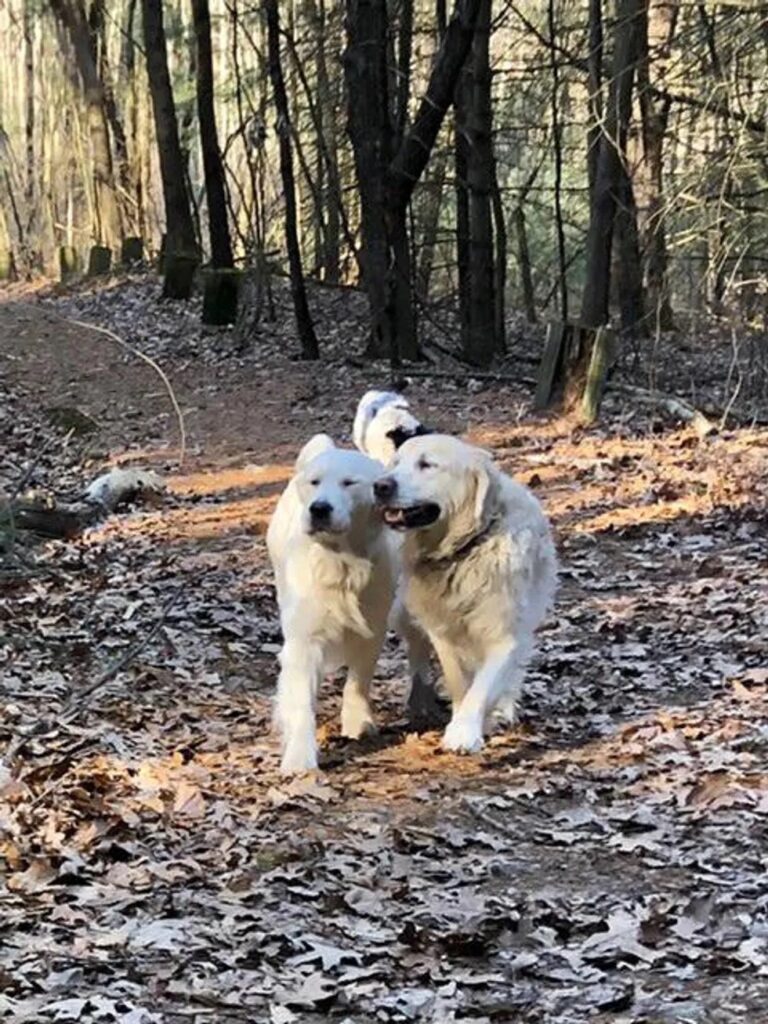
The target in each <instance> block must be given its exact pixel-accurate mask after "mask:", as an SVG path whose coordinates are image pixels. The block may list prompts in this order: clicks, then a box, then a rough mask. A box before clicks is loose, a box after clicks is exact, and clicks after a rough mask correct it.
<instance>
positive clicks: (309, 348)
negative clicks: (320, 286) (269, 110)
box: [264, 0, 320, 359]
mask: <svg viewBox="0 0 768 1024" xmlns="http://www.w3.org/2000/svg"><path fill="white" fill-rule="evenodd" d="M264 11H265V14H266V18H267V48H268V51H269V76H270V79H271V81H272V88H273V90H274V94H275V109H276V111H277V126H276V127H277V135H278V139H279V144H280V175H281V177H282V181H283V193H284V199H285V242H286V248H287V249H288V264H289V268H290V275H291V295H292V297H293V309H294V314H295V316H296V327H297V330H298V332H299V340H300V341H301V355H302V358H304V359H317V358H318V357H319V355H320V350H319V346H318V344H317V337H316V335H315V328H314V326H313V324H312V317H311V315H310V312H309V304H308V303H307V293H306V288H305V286H304V275H303V271H302V266H301V251H300V249H299V234H298V222H297V217H296V186H295V181H294V177H293V156H292V153H291V122H290V114H289V110H288V96H287V94H286V90H285V79H284V78H283V67H282V63H281V61H280V16H279V14H278V9H277V0H264Z"/></svg>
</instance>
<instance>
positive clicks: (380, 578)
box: [267, 434, 398, 774]
mask: <svg viewBox="0 0 768 1024" xmlns="http://www.w3.org/2000/svg"><path fill="white" fill-rule="evenodd" d="M383 469H384V467H383V466H382V465H381V463H380V462H375V461H374V460H373V459H369V458H368V457H367V456H366V455H362V454H361V453H360V452H355V451H344V450H343V449H341V448H336V447H335V445H334V444H333V441H331V439H330V438H329V437H328V436H327V435H325V434H318V435H317V436H316V437H313V438H312V440H311V441H309V442H308V443H307V444H306V445H305V446H304V448H303V450H302V451H301V453H300V454H299V457H298V460H297V462H296V472H295V475H294V477H293V479H292V480H291V481H290V483H289V484H288V486H287V487H286V489H285V490H284V491H283V493H282V495H281V496H280V500H279V501H278V503H277V507H276V508H275V511H274V514H273V516H272V519H271V521H270V524H269V529H268V531H267V548H268V551H269V557H270V560H271V562H272V565H273V567H274V570H275V582H276V584H277V599H278V604H279V606H280V623H281V626H282V629H283V647H282V650H281V652H280V676H279V679H278V683H277V699H276V703H275V719H276V723H277V725H278V727H279V729H280V732H281V735H282V741H283V755H282V761H281V770H282V771H283V772H284V773H286V774H290V773H293V772H303V771H308V770H311V769H313V768H316V767H317V742H316V738H315V702H316V698H317V691H318V688H319V686H320V683H321V681H322V678H323V675H324V674H325V673H326V672H330V671H333V670H335V669H337V668H341V667H342V666H343V665H346V666H347V668H348V675H347V681H346V684H345V686H344V695H343V698H342V705H341V732H342V735H343V736H349V737H351V738H352V739H358V738H359V737H361V736H362V735H363V734H364V733H366V732H368V731H369V730H370V729H372V728H373V715H372V712H371V706H370V701H369V690H370V685H371V679H372V677H373V672H374V668H375V667H376V661H377V659H378V657H379V652H380V651H381V646H382V643H383V641H384V636H385V634H386V629H387V619H388V616H389V613H390V608H391V606H392V599H393V596H394V588H395V580H396V577H397V573H398V567H397V544H395V543H393V538H392V537H391V536H390V535H389V531H387V530H386V528H385V527H384V525H383V523H382V517H381V512H380V511H379V510H378V509H377V508H375V505H374V497H373V483H374V481H375V480H376V478H377V477H378V476H380V475H381V473H382V472H383Z"/></svg>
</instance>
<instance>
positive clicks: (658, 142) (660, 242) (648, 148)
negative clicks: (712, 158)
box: [637, 0, 678, 331]
mask: <svg viewBox="0 0 768 1024" xmlns="http://www.w3.org/2000/svg"><path fill="white" fill-rule="evenodd" d="M677 18H678V5H677V4H673V3H668V2H667V0H651V2H650V4H649V7H648V14H647V17H646V18H643V19H642V20H641V25H640V37H639V51H640V52H639V55H638V62H637V88H638V98H639V102H640V115H641V119H642V140H643V166H642V175H641V177H640V185H641V188H642V199H641V205H642V206H643V207H644V209H643V213H642V218H641V222H640V226H641V232H642V245H641V248H642V250H643V254H644V262H645V278H646V285H647V291H648V309H649V312H650V314H651V316H652V318H653V322H654V323H655V324H656V325H658V327H659V329H660V330H662V331H667V330H671V329H672V328H673V327H674V315H673V312H672V302H671V297H670V290H669V281H668V278H667V263H668V259H667V236H666V210H665V201H664V140H665V137H666V133H667V126H668V123H669V111H670V106H671V102H670V100H669V99H668V98H664V99H656V98H655V97H654V94H653V91H652V89H651V67H650V56H649V46H651V45H652V46H653V47H654V51H655V52H656V54H657V61H658V62H659V63H660V64H662V65H663V61H664V59H665V58H666V57H667V56H668V53H669V48H670V46H671V44H672V40H673V38H674V34H675V28H676V25H677Z"/></svg>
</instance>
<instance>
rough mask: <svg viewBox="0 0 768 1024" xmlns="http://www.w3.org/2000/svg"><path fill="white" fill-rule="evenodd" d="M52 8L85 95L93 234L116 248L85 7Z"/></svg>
mask: <svg viewBox="0 0 768 1024" xmlns="http://www.w3.org/2000/svg"><path fill="white" fill-rule="evenodd" d="M51 9H52V10H53V12H54V14H55V15H56V17H57V18H58V19H59V21H60V22H61V24H62V25H63V27H64V29H65V30H66V32H67V34H68V36H69V40H70V42H71V44H72V49H73V51H74V54H75V60H76V63H77V69H78V73H79V76H80V80H81V82H82V86H83V93H84V96H85V104H86V118H87V124H88V133H89V136H90V140H91V159H92V163H93V186H94V212H95V223H94V225H93V234H94V237H95V239H96V242H97V243H99V244H102V243H103V244H105V245H108V246H110V247H112V248H115V247H117V248H119V242H120V240H121V238H122V234H123V228H122V217H121V214H120V207H119V204H118V201H117V192H116V188H115V176H114V168H113V163H112V150H111V147H110V142H109V128H108V118H107V102H106V95H105V90H104V83H103V82H102V80H101V77H100V75H99V72H98V68H97V65H96V61H95V59H94V52H93V47H92V45H91V34H90V28H89V25H88V20H87V18H86V14H85V8H84V6H83V3H82V0H51Z"/></svg>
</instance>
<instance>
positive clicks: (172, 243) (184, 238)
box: [141, 0, 199, 298]
mask: <svg viewBox="0 0 768 1024" xmlns="http://www.w3.org/2000/svg"><path fill="white" fill-rule="evenodd" d="M141 8H142V14H143V18H144V47H145V51H146V58H147V74H148V76H149V88H150V92H151V94H152V108H153V111H154V118H155V134H156V136H157V146H158V151H159V156H160V176H161V178H162V183H163V199H164V201H165V222H166V236H167V237H166V251H165V261H164V269H165V285H164V294H166V295H167V296H169V297H174V298H188V297H189V295H190V294H191V291H192V274H191V273H189V270H190V268H191V266H192V265H193V264H194V263H196V262H197V261H198V259H199V252H198V248H197V240H196V238H195V228H194V224H193V222H192V210H191V206H190V201H189V195H188V193H187V189H186V184H185V182H186V172H185V168H184V157H183V155H182V151H181V143H180V141H179V126H178V122H177V120H176V104H175V103H174V99H173V90H172V88H171V77H170V74H169V72H168V53H167V49H166V40H165V27H164V25H163V5H162V0H141Z"/></svg>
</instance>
